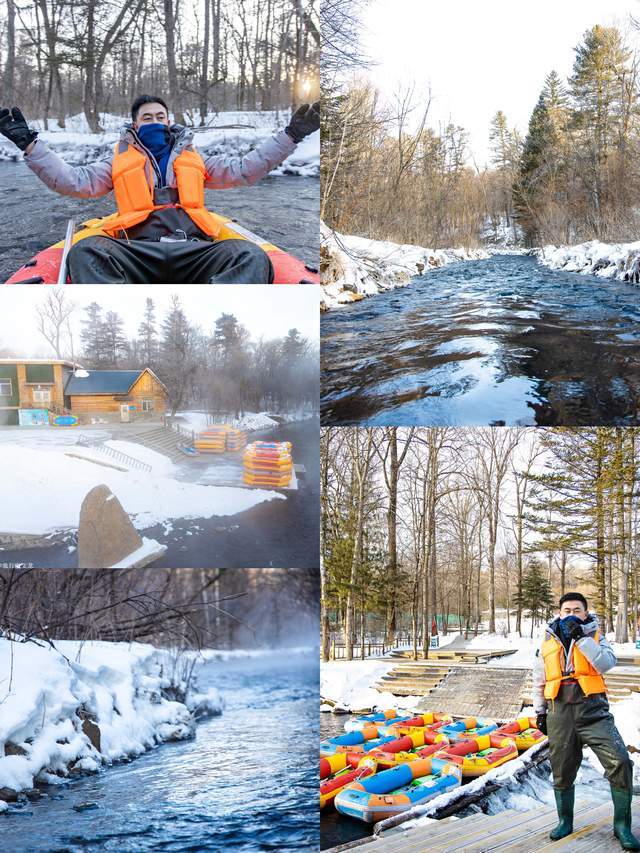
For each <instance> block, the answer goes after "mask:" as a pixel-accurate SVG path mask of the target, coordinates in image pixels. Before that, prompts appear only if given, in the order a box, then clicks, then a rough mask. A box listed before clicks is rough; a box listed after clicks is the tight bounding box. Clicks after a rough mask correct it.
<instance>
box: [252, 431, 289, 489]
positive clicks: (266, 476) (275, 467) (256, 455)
mask: <svg viewBox="0 0 640 853" xmlns="http://www.w3.org/2000/svg"><path fill="white" fill-rule="evenodd" d="M243 462H244V482H245V483H246V484H247V485H248V486H271V487H276V488H277V487H280V488H285V487H286V486H289V485H290V483H291V478H292V475H293V460H292V458H291V442H289V441H254V442H253V444H249V445H248V446H247V449H246V450H245V452H244V457H243Z"/></svg>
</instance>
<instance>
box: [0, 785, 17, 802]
mask: <svg viewBox="0 0 640 853" xmlns="http://www.w3.org/2000/svg"><path fill="white" fill-rule="evenodd" d="M0 800H4V802H5V803H15V802H17V800H18V792H17V791H14V790H13V788H0Z"/></svg>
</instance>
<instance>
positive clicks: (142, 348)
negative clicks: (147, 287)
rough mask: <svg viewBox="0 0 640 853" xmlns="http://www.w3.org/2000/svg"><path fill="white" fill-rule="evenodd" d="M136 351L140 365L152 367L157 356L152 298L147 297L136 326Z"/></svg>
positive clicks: (154, 310) (154, 313)
mask: <svg viewBox="0 0 640 853" xmlns="http://www.w3.org/2000/svg"><path fill="white" fill-rule="evenodd" d="M138 341H139V347H138V351H139V354H140V360H141V366H142V367H152V366H153V365H154V364H155V363H156V361H157V358H158V333H157V330H156V309H155V305H154V302H153V299H151V298H150V297H147V299H146V302H145V308H144V316H143V319H142V322H141V323H140V325H139V326H138Z"/></svg>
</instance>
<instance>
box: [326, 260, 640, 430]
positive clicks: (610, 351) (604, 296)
mask: <svg viewBox="0 0 640 853" xmlns="http://www.w3.org/2000/svg"><path fill="white" fill-rule="evenodd" d="M321 328H322V395H323V396H322V417H323V423H327V424H375V425H413V424H417V425H441V424H442V425H445V424H453V425H455V424H464V425H470V426H486V425H491V424H495V425H504V424H506V425H523V426H524V425H533V424H540V425H548V426H553V425H569V426H571V425H575V426H580V425H598V424H620V425H631V424H637V423H638V418H639V415H638V412H637V399H638V396H639V395H640V288H638V286H637V285H630V284H625V283H622V282H615V281H610V280H603V279H598V278H595V277H591V276H580V275H576V274H573V273H565V272H555V271H551V270H549V269H547V268H546V267H543V266H541V265H540V264H538V263H537V261H536V260H535V259H534V258H531V257H526V256H518V255H496V256H494V257H492V258H490V259H488V260H483V261H469V262H463V263H457V264H452V265H451V266H447V267H444V268H442V269H439V270H434V271H432V272H429V273H428V274H427V275H425V276H422V277H420V278H416V279H414V280H413V281H412V282H411V283H410V284H409V285H408V286H407V287H406V288H400V289H397V290H392V291H388V292H386V293H382V294H380V295H378V296H373V297H371V298H368V299H365V300H363V301H361V302H357V303H354V304H352V305H349V306H345V307H341V308H338V309H335V310H333V311H330V312H328V313H326V314H324V315H323V317H322V324H321Z"/></svg>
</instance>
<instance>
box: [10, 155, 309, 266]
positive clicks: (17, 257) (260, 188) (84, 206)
mask: <svg viewBox="0 0 640 853" xmlns="http://www.w3.org/2000/svg"><path fill="white" fill-rule="evenodd" d="M0 187H1V188H2V189H1V191H0V192H1V195H0V197H1V198H2V205H1V206H0V281H5V280H6V279H7V278H8V277H9V276H10V275H11V273H13V272H15V270H17V269H18V267H20V266H21V265H22V264H24V262H25V261H28V260H29V258H30V257H31V256H32V255H34V254H35V253H36V252H39V251H40V250H41V249H45V248H46V247H47V246H50V245H52V244H53V243H57V242H58V241H59V240H63V239H64V235H65V229H66V227H67V220H68V219H75V221H76V224H80V223H81V222H84V221H85V220H87V219H92V218H94V217H98V216H107V215H108V214H110V213H113V211H114V210H115V206H114V205H115V202H114V198H113V194H111V193H110V194H109V195H108V196H105V197H104V198H93V199H84V198H83V199H78V198H69V197H68V196H61V195H57V194H56V193H54V192H52V191H51V190H49V189H48V188H47V187H45V185H44V184H43V183H42V182H41V181H40V180H39V179H38V178H37V177H36V176H35V175H34V173H33V172H32V171H31V170H30V169H29V168H28V167H27V166H26V165H25V164H24V163H13V162H0ZM205 200H206V204H207V207H208V208H209V209H210V210H215V211H216V212H217V213H222V214H225V215H227V216H231V217H233V218H234V219H237V220H238V222H239V223H240V224H241V225H244V226H245V228H249V230H251V231H254V232H255V233H256V234H259V235H260V236H262V237H266V238H267V239H268V240H270V241H271V242H272V243H275V244H276V245H277V246H279V247H280V248H282V249H286V251H288V252H291V253H292V254H293V255H295V256H296V257H298V258H300V259H302V260H303V261H305V263H308V264H310V265H311V266H314V267H317V266H318V252H319V245H320V232H319V229H318V216H319V210H320V181H319V180H318V179H317V178H302V177H298V176H295V175H291V176H282V177H266V178H263V179H262V180H261V181H259V182H258V183H257V184H256V185H255V186H254V187H239V188H237V189H230V190H207V191H206V193H205Z"/></svg>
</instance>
